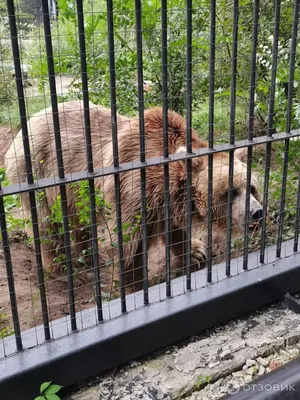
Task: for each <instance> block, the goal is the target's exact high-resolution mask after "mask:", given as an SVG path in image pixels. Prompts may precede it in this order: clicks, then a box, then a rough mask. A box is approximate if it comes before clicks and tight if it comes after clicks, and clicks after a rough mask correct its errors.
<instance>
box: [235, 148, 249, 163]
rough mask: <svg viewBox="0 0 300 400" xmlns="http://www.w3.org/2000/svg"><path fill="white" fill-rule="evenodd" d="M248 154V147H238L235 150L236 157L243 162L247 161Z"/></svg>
mask: <svg viewBox="0 0 300 400" xmlns="http://www.w3.org/2000/svg"><path fill="white" fill-rule="evenodd" d="M247 154H248V149H247V147H242V148H241V149H237V150H235V152H234V157H235V158H236V159H238V160H240V161H241V162H242V163H246V162H247Z"/></svg>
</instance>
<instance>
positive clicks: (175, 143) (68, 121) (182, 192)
mask: <svg viewBox="0 0 300 400" xmlns="http://www.w3.org/2000/svg"><path fill="white" fill-rule="evenodd" d="M59 120H60V133H61V142H62V152H63V158H64V172H65V173H66V174H68V173H71V172H74V171H84V170H86V169H87V162H86V146H85V136H84V116H83V109H82V103H81V102H80V101H74V102H68V103H64V104H60V105H59ZM90 120H91V135H92V150H93V161H94V167H95V168H102V167H107V166H111V165H113V149H112V140H111V131H112V126H111V114H110V111H109V110H107V109H105V108H104V107H99V106H95V105H93V104H90ZM144 122H145V142H146V158H151V157H159V156H162V155H163V118H162V110H161V109H160V108H153V109H150V110H147V111H145V115H144ZM28 126H29V131H30V144H31V152H32V159H33V168H34V172H35V174H36V177H37V178H44V177H49V176H57V174H58V170H57V165H56V155H55V154H56V153H55V140H54V128H53V122H52V114H51V109H50V108H49V109H47V110H46V111H45V110H44V111H42V112H40V113H38V114H36V115H34V116H33V117H32V118H31V120H30V121H29V123H28ZM117 127H118V149H119V162H120V163H128V162H131V161H134V160H139V156H140V138H139V119H138V117H135V118H132V119H129V118H126V117H123V116H118V118H117ZM168 143H169V153H170V154H173V153H177V152H182V151H186V149H185V144H186V122H185V120H184V119H183V118H182V117H181V116H180V115H178V114H177V113H175V112H171V111H170V112H169V113H168ZM192 147H193V149H197V148H201V147H207V143H204V142H201V141H200V140H199V138H198V136H197V134H196V132H195V131H194V130H192ZM213 162H214V170H213V174H214V179H213V218H214V219H215V222H214V226H215V227H216V229H218V232H219V231H221V228H222V229H223V230H224V228H225V226H226V212H227V208H226V200H227V189H228V171H229V158H228V154H225V153H218V154H215V155H214V157H213ZM5 166H6V171H7V176H8V179H9V180H10V181H11V182H12V183H18V182H23V181H25V180H26V168H25V159H24V151H23V143H22V132H21V131H20V132H19V133H18V135H17V136H16V138H15V140H14V142H13V144H12V145H11V147H10V149H9V150H8V152H7V154H6V158H5ZM207 174H208V158H207V157H206V156H203V157H199V158H194V159H193V161H192V191H193V199H192V203H193V204H192V205H193V214H192V238H193V239H192V259H193V262H194V263H196V264H197V263H199V262H202V261H203V260H204V259H205V257H206V224H205V220H206V217H207V176H208V175H207ZM245 178H246V169H245V165H244V164H243V163H242V162H241V161H240V160H239V159H237V158H236V159H235V168H234V187H235V192H234V204H233V225H234V226H235V228H234V229H233V233H234V234H236V233H237V232H238V231H240V230H241V228H242V226H243V221H244V218H245V206H244V203H245V201H244V198H245V190H246V182H245ZM114 182H115V178H114V175H109V176H106V177H104V178H99V179H95V187H96V188H98V189H100V190H101V191H102V192H103V194H104V197H105V200H106V201H107V202H108V203H109V204H111V205H112V210H111V217H112V218H111V219H110V220H109V221H107V223H106V225H105V236H104V239H103V240H102V242H101V243H100V244H99V254H100V262H101V264H102V265H105V261H107V260H108V259H113V260H115V259H116V254H115V252H116V251H115V249H114V248H112V242H113V243H115V242H117V233H116V232H115V231H116V229H115V228H116V225H115V224H116V214H115V202H116V200H115V186H114ZM146 182H147V184H146V193H147V210H148V211H147V213H148V215H147V218H148V221H147V222H148V225H147V230H148V237H149V240H148V247H149V266H148V267H149V278H150V279H154V278H155V277H157V275H159V274H162V273H163V265H161V264H162V263H163V264H164V261H163V260H160V259H157V260H156V262H155V257H156V255H157V254H158V253H157V251H158V250H157V248H156V247H155V246H157V245H159V246H160V251H161V249H162V248H163V245H164V241H163V238H164V236H163V232H164V168H163V166H154V167H148V168H146ZM169 186H170V204H171V229H172V235H171V236H172V242H171V250H172V262H174V257H176V260H177V261H176V262H175V263H173V264H172V268H175V267H176V268H177V267H178V266H183V255H184V254H185V248H184V245H183V243H184V238H185V227H186V201H185V200H186V162H185V161H180V162H172V163H170V164H169ZM257 188H258V186H257V182H256V181H255V179H254V178H253V193H252V194H251V210H250V211H251V215H254V214H255V212H256V211H257V210H258V209H260V204H259V201H258V200H259V194H258V189H257ZM66 191H67V198H68V204H67V205H68V211H69V219H70V222H71V223H72V225H75V226H78V228H80V223H79V221H78V217H77V212H76V206H75V200H76V199H75V195H74V189H73V188H72V187H70V185H67V187H66ZM120 192H121V208H122V221H123V222H127V223H130V224H131V225H134V224H135V223H136V216H137V215H139V214H140V212H141V188H140V171H139V170H133V171H127V172H121V173H120ZM58 194H59V187H52V188H48V189H46V190H45V199H44V201H43V202H42V204H41V206H40V210H39V211H40V216H41V220H43V223H42V231H43V232H47V231H49V228H51V229H53V226H52V225H51V226H48V225H47V224H49V222H47V220H46V219H45V218H44V217H45V216H47V215H49V212H50V207H51V206H52V205H53V203H54V201H55V199H56V196H57V195H58ZM22 202H23V207H24V209H25V210H26V211H27V213H29V210H30V207H29V201H28V195H27V194H25V195H22ZM99 219H100V220H99V236H101V237H103V221H101V217H99ZM75 234H76V238H75V244H74V246H73V250H74V252H75V253H76V254H78V253H80V252H81V250H82V249H83V248H84V247H86V246H87V243H86V232H85V231H84V229H76V230H75ZM62 240H63V239H62V238H61V237H58V236H57V237H54V238H53V240H52V241H51V243H44V244H43V246H42V255H43V262H44V264H45V266H48V267H51V268H52V270H53V271H57V269H58V267H59V265H57V264H55V263H53V260H54V259H55V256H56V251H57V248H58V244H59V243H61V242H62ZM154 244H155V246H154ZM141 253H142V247H141V226H140V225H138V226H137V228H136V230H135V232H133V233H132V235H131V240H130V241H129V242H128V243H125V244H124V266H125V271H126V274H125V279H126V282H127V283H128V282H132V281H133V282H138V281H141V279H142V269H141V266H142V257H141ZM74 257H75V258H76V256H74ZM106 265H107V262H106ZM111 268H112V267H111ZM81 269H82V268H81ZM112 275H113V276H114V275H115V279H118V278H117V275H116V269H115V270H114V272H112ZM85 277H86V276H85Z"/></svg>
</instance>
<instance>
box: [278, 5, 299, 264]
mask: <svg viewBox="0 0 300 400" xmlns="http://www.w3.org/2000/svg"><path fill="white" fill-rule="evenodd" d="M298 21H299V0H295V1H294V17H293V30H292V40H291V46H290V66H289V82H288V103H287V110H286V133H290V132H291V119H292V103H293V90H294V76H295V60H296V48H297V33H298ZM289 147H290V139H289V138H287V139H286V140H285V141H284V158H283V168H282V186H281V199H280V211H279V222H278V231H277V253H276V255H277V257H280V256H281V245H282V233H283V222H284V207H285V201H286V183H287V172H288V163H289Z"/></svg>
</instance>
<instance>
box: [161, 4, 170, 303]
mask: <svg viewBox="0 0 300 400" xmlns="http://www.w3.org/2000/svg"><path fill="white" fill-rule="evenodd" d="M167 16H168V15H167V0H161V29H162V37H161V47H162V102H163V132H164V140H163V145H164V153H163V154H164V157H165V158H169V145H168V136H169V135H168V25H167ZM164 204H165V246H166V247H165V249H166V296H167V297H171V265H170V245H171V231H170V228H171V224H170V217H171V209H170V192H169V164H168V163H166V164H164Z"/></svg>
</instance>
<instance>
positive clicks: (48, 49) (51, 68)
mask: <svg viewBox="0 0 300 400" xmlns="http://www.w3.org/2000/svg"><path fill="white" fill-rule="evenodd" d="M42 10H43V21H44V34H45V44H46V53H47V64H48V77H49V85H50V93H51V106H52V118H53V126H54V137H55V148H56V160H57V168H58V176H59V178H60V179H61V180H62V181H63V180H64V178H65V172H64V163H63V154H62V144H61V136H60V124H59V116H58V102H57V94H56V82H55V69H54V60H53V48H52V39H51V24H50V18H49V8H48V0H42ZM60 196H61V211H62V216H63V227H64V248H65V255H66V266H67V274H68V296H69V309H70V315H71V329H72V331H76V330H77V323H76V309H75V294H74V281H73V266H72V254H71V239H70V229H69V216H68V208H67V193H66V185H65V184H60Z"/></svg>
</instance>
